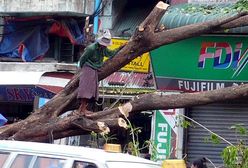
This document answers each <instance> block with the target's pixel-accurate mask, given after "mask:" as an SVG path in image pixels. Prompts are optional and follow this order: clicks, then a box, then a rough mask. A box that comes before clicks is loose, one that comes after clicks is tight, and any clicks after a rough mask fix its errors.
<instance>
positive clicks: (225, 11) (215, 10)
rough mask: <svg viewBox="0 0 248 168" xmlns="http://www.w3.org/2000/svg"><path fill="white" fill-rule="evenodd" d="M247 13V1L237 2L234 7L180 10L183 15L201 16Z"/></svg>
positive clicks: (191, 6)
mask: <svg viewBox="0 0 248 168" xmlns="http://www.w3.org/2000/svg"><path fill="white" fill-rule="evenodd" d="M241 11H248V1H247V0H239V1H237V2H236V3H235V4H234V5H192V4H189V5H188V6H186V7H185V8H183V9H181V12H183V13H189V14H191V13H202V14H203V15H209V14H213V15H219V14H229V13H233V12H241Z"/></svg>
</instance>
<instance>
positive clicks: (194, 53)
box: [151, 36, 248, 92]
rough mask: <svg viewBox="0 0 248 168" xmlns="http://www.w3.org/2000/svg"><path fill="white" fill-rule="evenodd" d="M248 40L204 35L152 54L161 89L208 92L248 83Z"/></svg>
mask: <svg viewBox="0 0 248 168" xmlns="http://www.w3.org/2000/svg"><path fill="white" fill-rule="evenodd" d="M247 52H248V37H245V36H225V37H224V36H201V37H195V38H191V39H187V40H183V41H180V42H177V43H173V44H169V45H165V46H162V47H160V48H158V49H156V50H153V51H152V52H151V59H152V66H153V72H154V76H155V80H156V85H157V89H159V90H180V91H188V92H196V91H207V90H214V89H219V88H224V87H228V86H232V85H239V84H242V83H245V82H247V81H248V68H247V66H248V65H247V62H248V53H247Z"/></svg>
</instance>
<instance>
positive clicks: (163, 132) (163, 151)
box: [152, 109, 183, 161]
mask: <svg viewBox="0 0 248 168" xmlns="http://www.w3.org/2000/svg"><path fill="white" fill-rule="evenodd" d="M177 113H179V109H171V110H156V112H155V115H154V119H155V121H154V132H153V139H154V145H155V147H156V150H157V153H156V156H152V157H153V158H154V160H156V161H163V160H165V159H169V158H176V157H177V158H178V157H181V156H178V152H176V150H177V148H178V145H177V144H178V140H179V138H178V133H179V129H180V128H179V127H176V126H175V125H176V120H177V119H176V115H177ZM182 140H183V139H182ZM182 140H181V141H182ZM180 148H181V147H180Z"/></svg>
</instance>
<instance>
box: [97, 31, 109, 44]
mask: <svg viewBox="0 0 248 168" xmlns="http://www.w3.org/2000/svg"><path fill="white" fill-rule="evenodd" d="M97 42H98V43H99V44H100V45H103V46H106V47H108V46H110V45H112V40H111V33H110V31H109V30H105V31H104V32H103V35H102V36H101V37H99V38H98V39H97Z"/></svg>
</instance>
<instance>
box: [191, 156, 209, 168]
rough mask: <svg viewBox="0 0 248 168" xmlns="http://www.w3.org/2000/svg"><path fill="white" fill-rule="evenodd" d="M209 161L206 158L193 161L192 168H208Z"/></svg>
mask: <svg viewBox="0 0 248 168" xmlns="http://www.w3.org/2000/svg"><path fill="white" fill-rule="evenodd" d="M206 163H207V159H206V158H205V157H202V158H199V159H196V160H194V161H193V163H192V165H191V168H207V165H206Z"/></svg>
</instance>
